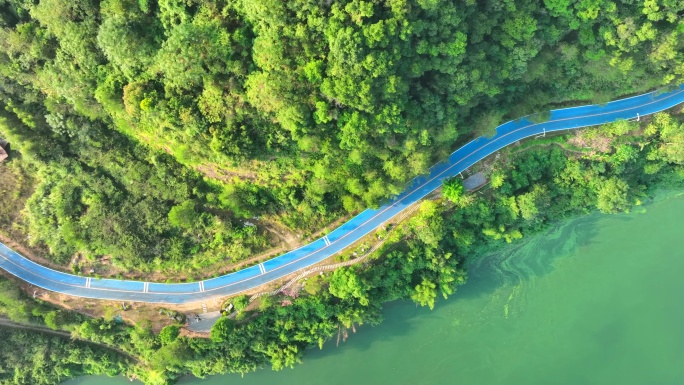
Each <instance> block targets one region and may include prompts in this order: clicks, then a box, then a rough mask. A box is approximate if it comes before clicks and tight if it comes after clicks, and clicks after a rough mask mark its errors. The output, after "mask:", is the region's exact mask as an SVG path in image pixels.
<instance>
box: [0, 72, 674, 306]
mask: <svg viewBox="0 0 684 385" xmlns="http://www.w3.org/2000/svg"><path fill="white" fill-rule="evenodd" d="M681 103H684V85H682V86H679V87H678V88H676V89H674V90H673V91H670V92H652V93H648V94H644V95H639V96H635V97H631V98H627V99H621V100H616V101H613V102H610V103H607V104H604V105H589V106H581V107H572V108H564V109H560V110H553V111H551V117H550V119H549V120H547V121H545V122H542V123H533V122H531V121H529V120H528V119H526V118H522V119H519V120H515V121H510V122H508V123H504V124H502V125H501V126H499V127H498V128H497V134H496V135H495V136H494V137H492V138H484V137H480V138H478V139H475V140H473V141H472V142H470V143H468V144H466V145H465V146H463V147H461V148H459V149H458V150H456V151H455V152H454V153H452V154H451V155H450V156H449V158H448V159H446V160H445V161H444V162H442V163H439V164H437V165H435V166H433V167H432V168H431V169H430V174H429V175H425V176H420V177H417V178H415V179H414V180H413V181H412V182H411V183H410V184H409V185H408V187H407V189H406V190H405V191H404V192H403V193H402V194H400V195H399V196H397V197H395V198H394V199H392V200H391V201H389V202H388V203H386V204H385V205H383V206H381V207H380V208H378V209H368V210H365V211H363V212H362V213H360V214H359V215H357V216H355V217H354V218H352V219H351V220H349V221H348V222H347V223H345V224H343V225H342V226H340V227H338V228H337V229H335V230H334V231H332V232H331V233H329V234H327V235H326V236H324V237H322V238H320V239H317V240H315V241H313V242H311V243H309V244H308V245H305V246H302V247H301V248H299V249H296V250H293V251H290V252H288V253H285V254H283V255H281V256H278V257H275V258H273V259H270V260H268V261H265V262H263V263H260V264H258V265H255V266H252V267H249V268H246V269H243V270H240V271H238V272H235V273H231V274H228V275H224V276H221V277H217V278H211V279H207V280H204V281H200V282H192V283H154V282H142V281H127V280H117V279H97V278H93V277H81V276H76V275H72V274H67V273H63V272H59V271H55V270H52V269H49V268H47V267H44V266H41V265H39V264H36V263H34V262H32V261H29V260H28V259H26V258H25V257H23V256H21V255H20V254H18V253H16V252H15V251H13V250H11V249H10V248H8V247H7V246H5V245H3V244H2V243H0V268H2V269H4V270H6V271H7V272H9V273H11V274H13V275H15V276H17V277H19V278H20V279H22V280H24V281H26V282H28V283H30V284H32V285H35V286H39V287H41V288H43V289H46V290H50V291H54V292H59V293H64V294H68V295H74V296H79V297H87V298H98V299H107V300H117V301H136V302H155V303H174V304H181V303H192V302H200V301H204V300H207V299H211V298H214V297H223V296H229V295H233V294H237V293H240V292H242V291H245V290H248V289H252V288H254V287H257V286H260V285H263V284H264V283H267V282H270V281H273V280H276V279H278V278H281V277H284V276H286V275H288V274H291V273H293V272H295V271H298V270H301V269H304V268H306V267H308V266H311V265H313V264H315V263H318V262H320V261H322V260H324V259H326V258H328V257H330V256H331V255H333V254H335V253H337V252H339V251H340V250H342V249H344V248H346V247H348V246H349V245H351V244H353V243H354V242H356V241H358V240H359V239H361V238H363V237H364V236H365V235H367V234H368V233H370V232H372V231H374V230H375V229H377V228H378V227H380V226H381V225H382V224H383V223H385V222H387V221H389V220H391V219H392V218H394V217H395V216H396V215H398V214H399V213H401V212H402V211H403V210H404V209H405V208H407V207H408V206H410V205H411V204H413V203H414V202H416V201H418V200H420V199H422V198H423V197H425V196H426V195H427V194H429V193H430V192H432V191H434V190H435V189H437V188H438V187H440V186H441V184H442V181H443V180H444V179H446V178H450V177H453V176H455V175H458V174H459V173H460V172H462V171H464V170H466V169H468V168H469V167H471V166H472V165H473V164H475V163H477V162H478V161H480V160H481V159H483V158H485V157H487V156H489V155H491V154H493V153H495V152H496V151H498V150H500V149H502V148H504V147H506V146H508V145H510V144H512V143H515V142H517V141H518V140H521V139H524V138H528V137H532V136H538V135H544V134H545V133H546V132H553V131H563V130H572V129H576V128H581V127H589V126H596V125H600V124H604V123H610V122H614V121H617V120H624V119H635V118H637V117H640V116H645V115H649V114H653V113H656V112H659V111H663V110H666V109H668V108H672V107H674V106H676V105H678V104H681Z"/></svg>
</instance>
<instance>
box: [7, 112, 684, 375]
mask: <svg viewBox="0 0 684 385" xmlns="http://www.w3.org/2000/svg"><path fill="white" fill-rule="evenodd" d="M606 140H607V141H606ZM557 145H558V146H557ZM520 147H521V148H524V150H522V151H520V150H518V149H516V148H515V147H509V148H507V149H505V150H504V151H502V155H501V156H500V157H498V158H495V157H492V158H495V159H490V160H487V161H485V164H486V166H483V167H484V168H483V169H484V170H485V171H486V173H487V174H488V179H489V180H490V182H489V184H488V185H487V186H486V187H485V188H484V189H481V190H479V191H478V192H477V193H474V194H465V193H463V190H462V188H461V187H460V181H459V180H458V179H452V180H450V181H448V182H446V183H445V186H444V187H443V195H444V197H443V198H438V199H437V200H427V201H424V202H422V203H421V205H420V208H419V209H418V211H417V213H416V214H415V215H414V216H412V217H411V218H410V219H409V220H407V221H405V222H402V223H400V224H399V225H398V228H397V229H395V230H394V231H392V232H391V233H389V234H388V239H387V241H386V243H385V245H384V246H383V247H382V248H380V249H379V250H378V252H376V253H375V254H374V255H372V256H370V257H369V261H370V262H369V263H368V264H365V265H363V266H351V267H344V268H340V269H337V270H335V271H333V272H332V273H327V274H324V275H318V276H314V277H312V278H310V279H308V280H306V281H305V282H304V283H303V285H302V286H301V290H300V289H296V290H288V291H286V292H284V293H281V294H279V295H277V296H274V297H272V296H265V297H262V298H260V299H259V300H258V301H256V302H255V303H254V304H253V306H249V307H247V306H246V305H247V303H246V302H244V301H243V304H242V305H241V306H237V309H236V310H238V312H237V317H235V318H234V319H231V318H228V317H222V318H221V319H219V321H218V322H217V324H216V325H215V326H214V328H213V329H212V332H211V338H210V339H197V338H188V337H183V336H179V330H178V327H177V326H168V327H165V328H164V329H162V331H161V333H159V334H158V335H155V334H154V333H152V332H151V330H150V328H149V325H147V326H145V325H144V324H141V325H136V326H128V325H125V324H120V323H117V322H116V321H114V320H105V319H86V317H83V316H81V315H78V314H74V313H69V312H67V311H64V310H58V309H54V308H53V307H51V306H49V305H47V304H44V303H41V302H40V301H37V302H36V301H33V300H30V299H29V298H27V297H26V295H25V294H23V293H22V292H21V291H20V290H19V289H18V288H16V287H13V286H12V284H11V281H7V280H4V279H3V280H2V281H3V284H4V285H5V286H4V287H2V290H0V293H3V298H2V299H0V304H3V305H5V307H4V308H0V312H2V313H8V314H12V317H13V318H12V319H13V320H15V321H17V322H34V323H39V324H41V323H42V324H45V325H48V326H49V327H51V328H54V329H57V330H67V331H70V332H71V333H72V334H73V335H75V336H78V337H79V338H83V339H87V340H91V341H95V342H98V343H103V344H107V345H110V346H116V347H118V348H120V349H122V350H124V351H126V352H127V353H128V354H130V355H132V356H135V357H138V359H139V360H140V363H139V364H138V365H131V364H130V362H128V363H127V362H126V361H125V359H124V358H123V357H120V356H117V355H113V356H108V357H111V358H108V361H107V365H108V366H107V365H104V366H102V365H100V366H88V365H90V364H88V365H85V364H84V365H85V366H82V367H78V370H77V369H73V370H72V372H70V373H74V374H79V375H80V374H88V373H95V374H113V373H126V375H128V376H130V377H136V378H140V379H142V380H143V381H145V382H146V383H147V384H164V383H168V382H169V381H171V382H172V381H173V380H174V379H177V378H180V377H181V376H183V375H186V374H193V375H196V376H198V377H202V376H205V375H211V374H220V373H226V372H240V373H247V372H250V371H253V370H256V369H257V368H260V367H263V366H264V365H271V367H272V368H273V369H275V370H280V369H283V368H285V367H292V366H294V365H295V364H297V363H299V362H301V360H302V357H303V355H304V352H305V350H306V349H307V348H310V347H313V346H319V347H320V346H322V345H323V344H324V343H326V342H327V343H334V341H335V340H337V341H338V342H337V343H338V344H339V342H340V341H341V340H344V339H346V338H347V337H348V336H349V334H350V332H352V331H353V330H355V328H356V327H359V326H361V325H378V324H380V323H381V322H382V313H381V310H382V304H383V303H384V302H387V301H392V300H397V299H411V300H413V301H414V302H416V303H417V304H420V305H421V306H428V307H430V308H432V307H433V306H435V303H436V301H437V299H438V298H439V297H445V298H446V297H448V296H451V295H453V294H454V292H455V290H456V288H457V287H458V286H459V285H461V284H463V283H464V282H465V280H466V272H465V269H464V265H465V263H466V262H467V261H468V260H471V261H472V259H474V258H477V257H478V256H481V255H484V254H488V253H491V252H493V251H495V250H496V249H497V248H499V247H501V246H502V245H505V244H508V243H515V242H516V241H517V240H519V239H521V238H522V237H523V235H531V234H536V233H539V232H540V231H543V230H544V229H546V228H548V226H551V225H553V224H555V223H558V221H560V220H566V219H567V218H572V217H576V216H577V215H585V214H588V213H590V212H593V211H595V210H598V211H600V212H604V213H618V212H624V211H628V210H630V209H632V208H633V207H635V206H638V205H641V204H642V202H644V201H646V200H648V199H649V196H652V195H653V194H654V193H655V192H656V191H657V190H658V189H662V188H667V189H677V190H684V166H683V164H684V151H683V150H682V149H683V148H684V115H682V114H681V113H679V114H672V113H660V114H657V115H655V116H653V117H652V118H651V119H648V121H646V120H644V121H641V122H632V121H619V122H616V123H612V124H608V125H604V126H600V127H597V128H589V129H585V130H582V131H580V132H577V133H575V134H573V135H569V136H558V137H554V138H546V139H537V140H535V139H531V140H530V141H528V142H525V143H523V144H522V145H521V146H520ZM10 286H12V287H11V289H10ZM10 291H11V292H13V293H14V294H13V295H14V297H13V298H14V301H15V302H11V301H9V300H8V299H7V298H6V297H7V293H8V292H10ZM236 303H237V302H236ZM17 309H19V310H17ZM6 333H10V334H12V333H13V332H11V331H6ZM10 341H12V340H11V339H10ZM35 343H36V344H46V343H47V342H45V341H42V340H39V341H36V342H35ZM52 343H56V342H52ZM67 346H71V345H67ZM71 348H73V349H83V348H80V347H76V346H73V347H69V349H71ZM78 351H79V352H80V351H81V350H78ZM79 354H80V353H79ZM83 354H91V353H90V351H89V350H87V353H83ZM56 357H59V356H56ZM85 362H86V363H87V362H90V361H87V360H86V361H85ZM12 364H13V365H30V363H22V364H18V363H16V362H13V363H12ZM12 364H10V365H12ZM68 377H69V376H64V377H61V378H59V380H64V379H66V378H68ZM55 379H56V378H55ZM57 382H59V381H57ZM9 383H12V382H9ZM17 383H22V382H17ZM52 383H55V382H54V379H53V382H52Z"/></svg>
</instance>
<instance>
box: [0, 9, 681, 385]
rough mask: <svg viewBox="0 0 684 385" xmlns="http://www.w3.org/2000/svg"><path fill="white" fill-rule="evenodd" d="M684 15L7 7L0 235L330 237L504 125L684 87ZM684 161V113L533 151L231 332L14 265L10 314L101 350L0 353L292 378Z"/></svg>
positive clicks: (81, 242)
mask: <svg viewBox="0 0 684 385" xmlns="http://www.w3.org/2000/svg"><path fill="white" fill-rule="evenodd" d="M683 16H684V3H683V2H681V1H679V0H612V1H609V0H543V1H542V0H484V1H476V0H454V1H439V0H415V1H414V0H385V1H382V0H371V1H363V0H341V1H328V0H319V1H312V0H292V1H276V0H228V1H215V0H208V1H199V0H137V1H136V0H106V1H96V0H40V1H37V0H36V1H27V0H0V47H1V49H0V107H1V108H0V138H4V139H8V140H9V141H10V142H11V144H12V151H11V154H10V155H11V157H10V159H9V160H8V161H5V162H3V163H2V164H0V177H2V183H0V200H1V201H0V235H2V236H5V237H9V238H12V239H15V240H16V241H18V242H24V240H25V239H28V240H30V242H31V243H32V244H33V245H34V246H36V247H37V248H40V249H41V250H43V251H44V256H45V257H46V258H49V259H50V260H52V261H53V262H54V263H55V264H59V265H62V266H66V265H67V264H68V263H69V262H70V261H72V259H73V258H74V256H75V255H78V256H83V257H85V258H87V259H89V260H97V259H99V258H102V257H106V258H109V259H110V260H111V261H112V263H113V264H115V265H116V266H117V267H118V268H119V269H120V271H122V272H123V273H126V272H131V271H137V272H144V273H148V272H158V273H161V274H164V275H165V276H167V277H169V278H172V277H174V276H176V275H177V274H178V273H179V272H183V273H192V274H204V273H205V272H206V271H212V272H213V271H215V270H213V269H212V268H213V267H216V266H218V265H225V264H229V263H232V262H236V261H240V260H243V259H245V258H247V257H250V256H253V255H255V254H257V253H259V252H261V251H263V250H265V249H267V248H269V246H271V245H270V244H269V242H270V241H269V237H268V232H267V230H265V226H264V225H263V224H275V225H278V226H282V227H287V228H290V229H293V230H295V231H297V232H298V233H299V234H310V233H312V232H314V231H317V230H319V229H321V228H322V227H323V226H324V225H325V224H327V223H330V222H332V221H334V220H335V219H338V218H341V217H343V216H345V215H348V214H350V213H354V212H356V211H358V210H361V209H363V208H364V207H368V206H374V205H378V204H379V203H381V202H382V200H383V199H386V198H387V197H389V196H393V195H395V194H396V193H397V192H399V191H401V190H403V188H404V184H405V183H406V182H407V181H408V180H409V179H410V178H412V177H413V176H415V175H418V174H421V173H424V172H425V171H426V170H427V168H428V167H429V166H430V165H431V164H432V163H433V162H435V161H437V160H440V159H443V158H445V157H446V155H448V154H449V153H450V152H451V151H452V150H454V149H455V148H456V147H458V146H459V145H460V144H462V143H463V142H465V141H467V140H470V139H471V138H473V137H475V136H477V135H490V134H491V133H492V132H493V131H492V130H493V128H495V127H496V126H497V125H498V124H500V123H502V122H504V121H505V120H507V119H514V118H518V117H520V116H523V115H525V114H528V113H533V112H544V111H548V110H549V109H551V108H554V107H557V106H563V105H576V104H582V103H589V102H593V103H603V102H606V101H608V100H611V99H613V98H616V97H618V96H623V95H628V94H632V93H639V92H644V91H647V90H651V89H657V88H661V87H668V86H672V85H674V84H680V83H682V82H684V38H683V36H684V19H682V17H683ZM683 165H684V117H683V116H682V114H681V113H680V112H679V111H671V112H670V113H669V114H659V115H657V116H655V117H653V118H649V119H648V121H644V119H642V123H641V125H640V124H638V123H635V122H617V123H615V124H611V125H607V126H604V127H600V128H595V129H589V130H584V131H582V132H580V133H578V134H577V135H572V136H571V137H568V138H565V137H548V138H544V139H543V140H541V139H540V140H536V141H531V142H526V143H523V144H522V146H520V147H516V148H511V149H507V150H506V151H505V156H503V157H502V158H501V159H500V160H498V161H497V162H495V163H494V164H490V165H489V168H488V169H487V170H486V172H487V174H488V175H487V176H488V179H489V181H490V183H489V185H488V186H487V187H486V188H485V189H483V190H481V191H480V193H478V194H465V193H464V192H463V189H462V186H461V185H460V182H459V181H458V180H452V181H449V182H447V183H446V184H445V186H444V189H443V190H444V191H443V192H444V194H443V195H444V198H443V199H442V200H438V201H426V202H424V203H423V204H422V206H421V207H420V209H419V210H418V212H417V213H416V214H415V215H413V217H412V218H411V219H409V220H408V221H406V222H405V223H402V224H401V225H399V226H398V227H397V228H396V229H394V230H393V231H392V232H391V233H389V234H388V241H387V242H386V244H385V245H384V246H383V247H382V248H381V249H380V250H379V251H378V252H377V253H376V254H374V255H373V256H372V258H371V259H370V261H369V263H367V264H365V265H356V266H352V267H347V268H342V269H338V270H336V271H335V272H333V273H329V274H326V275H322V276H318V277H316V278H313V279H309V280H308V281H307V283H306V287H305V288H304V290H303V291H301V292H298V293H294V294H293V293H291V294H292V295H291V296H288V295H285V294H283V295H279V296H276V297H263V298H261V299H260V302H259V303H258V304H257V305H256V307H250V308H248V309H244V308H242V307H240V308H239V309H238V310H239V312H238V315H237V317H236V318H235V319H229V318H221V320H220V321H219V322H218V323H217V324H216V326H215V327H214V329H213V331H212V333H211V339H197V338H195V339H193V338H187V337H184V336H181V335H179V330H178V326H175V325H172V326H167V327H166V328H164V329H163V330H162V332H161V333H160V334H155V333H153V332H152V329H151V327H150V325H147V324H140V325H126V324H121V323H117V322H115V321H113V320H111V319H92V318H87V317H84V316H82V315H79V314H75V313H71V312H68V311H66V310H60V309H56V308H54V307H51V306H50V305H48V304H46V303H42V302H40V301H39V300H38V301H37V300H34V299H32V298H28V297H26V296H25V295H24V294H22V293H21V292H20V291H19V289H18V288H17V285H15V284H13V283H12V282H11V281H8V280H5V279H4V278H2V277H0V315H3V316H6V317H9V318H11V320H13V321H16V322H21V323H28V324H31V325H38V326H40V327H46V328H49V329H53V330H56V331H61V332H66V333H70V334H71V335H72V336H73V337H74V338H77V339H80V340H84V341H68V340H66V339H64V338H62V337H58V336H55V335H50V334H45V335H43V334H36V333H33V332H31V334H30V336H29V335H28V333H27V332H25V331H17V330H4V329H0V338H2V341H4V342H6V345H7V346H8V348H9V350H8V352H10V353H11V352H15V351H16V352H25V354H22V355H21V357H15V356H12V355H2V356H0V384H3V385H4V384H36V383H44V384H54V383H56V382H59V381H61V380H63V379H64V378H67V377H71V376H76V375H81V374H87V373H96V374H119V373H125V374H127V375H135V376H137V377H139V378H141V379H143V380H144V381H145V382H146V383H147V384H149V385H157V384H159V385H161V384H167V383H170V382H172V381H173V380H175V379H177V378H179V377H180V376H182V375H185V374H187V373H192V374H194V375H197V376H205V375H210V374H218V373H226V372H238V373H246V372H250V371H253V370H255V369H257V368H259V367H263V366H266V365H271V366H272V367H273V368H274V369H281V368H284V367H289V366H293V365H294V364H296V363H297V362H300V361H301V359H302V356H303V353H304V350H305V349H306V348H309V347H312V346H322V345H323V344H324V343H326V341H329V340H331V339H333V340H334V339H335V337H336V336H338V337H339V336H345V335H346V334H347V333H348V330H349V329H353V328H354V327H355V325H360V324H370V325H375V324H378V323H380V322H381V320H382V313H381V306H382V303H383V302H386V301H391V300H395V299H406V300H413V301H415V302H416V303H418V304H420V305H423V306H429V307H432V306H435V301H436V300H437V298H438V297H440V296H442V297H448V296H450V295H452V294H454V292H455V290H456V288H457V286H458V285H460V284H462V283H464V282H465V279H466V272H465V270H464V266H465V261H466V259H467V258H476V257H477V256H479V255H482V254H484V253H487V252H490V251H492V250H494V249H495V248H497V247H501V246H502V245H505V244H506V243H512V242H515V241H516V240H517V239H520V238H522V237H523V236H524V235H528V234H532V233H535V232H538V231H541V230H543V229H544V228H547V227H548V226H550V225H552V224H553V223H554V222H555V221H557V220H559V219H561V218H564V217H568V216H573V215H579V214H584V213H588V212H591V211H593V210H600V211H602V212H605V213H618V212H624V211H626V210H629V209H630V208H631V207H632V206H634V205H638V204H641V203H642V202H644V201H646V200H647V199H648V196H649V194H650V193H651V192H652V191H653V189H655V188H657V187H674V188H682V187H684V166H683ZM247 221H252V222H257V223H258V225H257V226H250V225H249V224H248V223H247ZM74 269H75V271H76V272H79V271H78V270H77V266H74ZM27 338H28V339H29V340H28V341H27ZM22 341H23V342H22ZM85 341H90V342H85ZM93 343H94V344H93ZM328 343H330V342H328ZM107 346H109V347H112V348H116V349H119V350H120V351H119V352H117V351H116V350H113V349H111V348H108V347H107ZM8 352H5V353H2V354H6V353H8ZM121 352H124V353H125V354H123V353H121ZM127 355H128V356H132V357H135V359H136V360H137V361H136V362H133V361H132V360H130V357H127ZM94 356H97V357H98V359H94V358H93V357H94ZM48 367H50V368H55V371H54V372H48V371H47V370H46V368H48Z"/></svg>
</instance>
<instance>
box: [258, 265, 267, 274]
mask: <svg viewBox="0 0 684 385" xmlns="http://www.w3.org/2000/svg"><path fill="white" fill-rule="evenodd" d="M259 270H260V271H261V274H266V266H264V264H263V263H260V264H259Z"/></svg>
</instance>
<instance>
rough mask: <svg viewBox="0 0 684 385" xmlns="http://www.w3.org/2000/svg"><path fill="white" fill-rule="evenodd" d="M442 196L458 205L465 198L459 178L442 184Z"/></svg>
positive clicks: (447, 180) (450, 179)
mask: <svg viewBox="0 0 684 385" xmlns="http://www.w3.org/2000/svg"><path fill="white" fill-rule="evenodd" d="M442 194H443V195H444V197H445V198H447V199H448V200H450V201H452V202H453V203H458V202H459V201H460V200H461V197H462V196H463V183H461V181H460V180H459V179H458V178H449V179H446V180H445V181H444V182H443V183H442Z"/></svg>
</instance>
